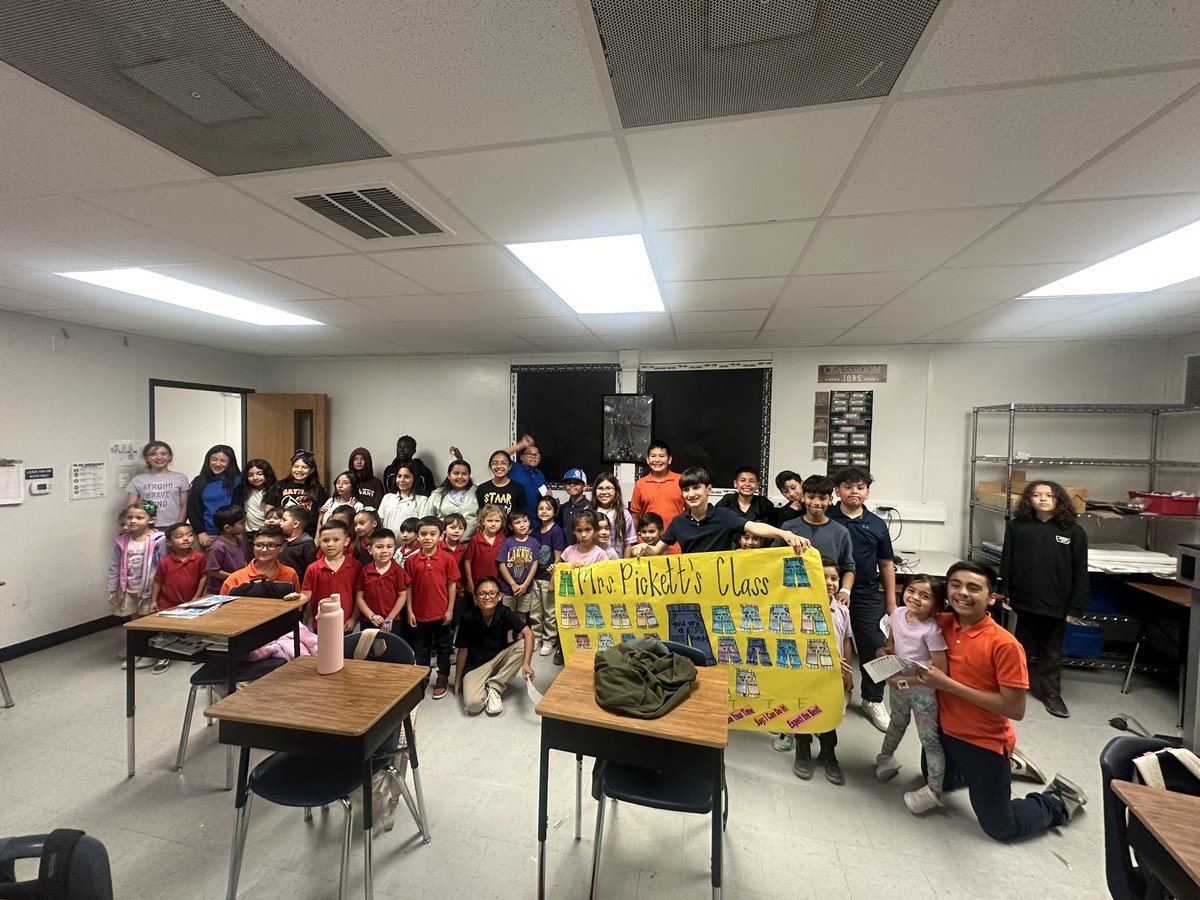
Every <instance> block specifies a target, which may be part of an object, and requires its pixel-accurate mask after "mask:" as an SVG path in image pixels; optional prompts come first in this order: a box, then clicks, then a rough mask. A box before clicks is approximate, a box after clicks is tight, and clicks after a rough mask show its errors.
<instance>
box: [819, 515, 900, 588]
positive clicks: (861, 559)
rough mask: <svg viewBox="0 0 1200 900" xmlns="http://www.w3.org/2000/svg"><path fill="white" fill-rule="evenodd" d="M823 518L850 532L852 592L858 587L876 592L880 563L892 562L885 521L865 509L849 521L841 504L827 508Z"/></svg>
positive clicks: (889, 540) (889, 536) (893, 554)
mask: <svg viewBox="0 0 1200 900" xmlns="http://www.w3.org/2000/svg"><path fill="white" fill-rule="evenodd" d="M825 515H827V516H829V518H831V519H833V521H835V522H837V523H838V524H839V525H844V526H846V528H847V529H848V530H849V532H850V544H851V547H852V549H853V551H854V569H855V572H854V591H855V592H856V593H857V592H858V590H859V589H860V588H864V589H865V588H870V589H871V590H872V591H875V590H876V589H877V588H878V586H879V560H881V559H891V558H892V557H894V556H895V555H896V554H895V551H893V550H892V536H891V535H890V534H888V528H887V522H885V521H883V519H881V518H880V517H879V516H877V515H875V513H873V512H871V511H870V510H869V509H867V508H866V507H865V506H864V507H863V511H862V515H861V516H859V517H858V518H857V519H852V518H850V517H849V516H847V515H846V514H845V513H844V512H842V508H841V505H840V504H837V503H835V504H834V505H833V506H831V507H829V509H828V510H827V511H826V513H825Z"/></svg>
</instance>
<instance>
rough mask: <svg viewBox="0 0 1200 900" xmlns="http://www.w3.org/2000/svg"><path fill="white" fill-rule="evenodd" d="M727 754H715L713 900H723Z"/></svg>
mask: <svg viewBox="0 0 1200 900" xmlns="http://www.w3.org/2000/svg"><path fill="white" fill-rule="evenodd" d="M724 772H725V753H724V752H723V751H717V752H716V753H715V754H713V785H712V895H713V900H721V837H722V828H721V822H722V818H723V816H722V814H721V805H722V802H723V798H722V793H721V786H722V784H723V782H724Z"/></svg>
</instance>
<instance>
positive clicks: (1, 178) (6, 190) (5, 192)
mask: <svg viewBox="0 0 1200 900" xmlns="http://www.w3.org/2000/svg"><path fill="white" fill-rule="evenodd" d="M51 193H53V191H51V190H50V189H49V188H45V187H42V186H41V185H40V184H34V183H33V182H32V181H27V180H25V179H24V178H20V177H19V176H17V175H12V174H10V173H8V172H0V200H19V199H21V198H22V197H44V196H45V195H46V194H51Z"/></svg>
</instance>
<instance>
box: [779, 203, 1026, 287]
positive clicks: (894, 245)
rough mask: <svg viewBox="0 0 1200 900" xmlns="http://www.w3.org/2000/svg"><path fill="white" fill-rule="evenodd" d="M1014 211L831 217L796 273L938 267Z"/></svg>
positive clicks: (818, 273)
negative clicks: (848, 217)
mask: <svg viewBox="0 0 1200 900" xmlns="http://www.w3.org/2000/svg"><path fill="white" fill-rule="evenodd" d="M1011 212H1012V210H1011V209H1008V208H1002V209H959V210H947V211H943V212H919V213H902V214H900V215H890V216H865V217H862V218H850V219H829V220H827V221H825V222H822V224H821V228H820V229H819V230H818V231H817V235H816V237H815V238H813V242H812V245H811V246H810V247H809V248H808V252H807V253H806V254H805V255H804V259H803V260H802V261H801V262H800V265H799V267H798V268H797V273H798V274H801V275H820V274H826V273H836V272H863V271H875V272H891V271H895V270H898V269H932V268H936V267H937V266H939V265H941V264H942V263H943V262H945V261H946V260H947V259H949V258H950V257H951V256H953V255H954V254H955V253H957V252H958V251H959V250H961V249H962V248H963V247H965V246H967V244H969V243H971V241H973V240H975V239H976V238H978V237H979V236H980V235H981V234H983V233H984V232H986V231H987V230H988V229H989V228H991V227H993V226H994V225H996V223H998V222H1000V221H1001V220H1002V219H1003V218H1004V217H1005V216H1007V215H1009V214H1010V213H1011Z"/></svg>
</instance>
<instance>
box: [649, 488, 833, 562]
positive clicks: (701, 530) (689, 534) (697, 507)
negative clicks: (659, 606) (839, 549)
mask: <svg viewBox="0 0 1200 900" xmlns="http://www.w3.org/2000/svg"><path fill="white" fill-rule="evenodd" d="M679 487H680V490H682V491H683V502H684V504H685V505H686V506H687V509H686V510H685V511H684V512H682V513H680V514H679V515H677V516H675V518H673V519H672V520H671V522H670V524H669V525H667V530H666V531H664V532H663V533H662V536H661V537H660V538H659V539H658V541H657V543H654V544H636V545H634V547H632V548H631V549H632V551H633V555H634V556H658V555H659V554H661V553H664V552H666V550H667V548H669V547H671V546H672V545H675V544H678V545H679V549H680V551H681V552H683V553H708V552H713V551H721V550H728V549H729V548H730V547H732V546H733V542H734V541H735V540H737V537H738V535H740V534H741V533H742V532H746V533H748V534H754V535H757V536H759V537H762V538H771V539H773V540H779V541H782V542H783V543H785V544H787V545H788V546H790V547H792V548H793V549H794V550H795V551H796V552H797V553H803V552H804V551H805V550H807V549H808V548H809V547H811V546H812V544H810V543H809V541H808V539H807V538H803V537H801V536H800V535H798V534H792V533H791V532H790V531H783V530H781V529H779V528H776V527H775V526H773V525H767V524H766V523H765V522H748V521H746V520H745V519H743V518H742V517H741V516H739V515H738V514H737V513H735V512H734V511H733V510H731V509H727V508H725V507H722V506H713V505H712V504H711V503H709V502H708V495H709V492H710V491H711V490H712V476H710V475H709V474H708V470H707V469H703V468H701V467H700V466H692V467H691V468H690V469H684V471H683V474H682V475H680V476H679Z"/></svg>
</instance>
